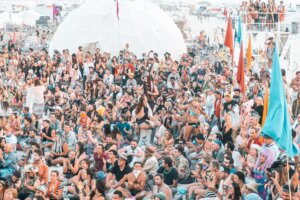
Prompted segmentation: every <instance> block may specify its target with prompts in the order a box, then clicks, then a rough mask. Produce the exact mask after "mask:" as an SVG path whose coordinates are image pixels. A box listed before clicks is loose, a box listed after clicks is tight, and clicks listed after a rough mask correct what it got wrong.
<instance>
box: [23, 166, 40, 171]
mask: <svg viewBox="0 0 300 200" xmlns="http://www.w3.org/2000/svg"><path fill="white" fill-rule="evenodd" d="M38 171H39V169H38V168H37V167H36V166H34V165H26V166H25V167H24V172H25V173H27V172H34V173H37V172H38Z"/></svg>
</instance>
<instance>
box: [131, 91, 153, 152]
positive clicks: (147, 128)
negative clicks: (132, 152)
mask: <svg viewBox="0 0 300 200" xmlns="http://www.w3.org/2000/svg"><path fill="white" fill-rule="evenodd" d="M133 115H134V116H135V119H136V123H137V127H136V128H137V129H139V131H140V140H139V145H140V146H141V145H147V144H150V140H151V126H152V121H150V120H151V118H152V117H153V114H152V109H151V107H150V106H149V104H148V100H147V97H146V96H145V95H141V96H140V99H139V102H138V104H137V106H136V107H135V109H134V111H133ZM143 143H144V144H143Z"/></svg>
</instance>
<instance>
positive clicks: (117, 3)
mask: <svg viewBox="0 0 300 200" xmlns="http://www.w3.org/2000/svg"><path fill="white" fill-rule="evenodd" d="M117 18H118V20H120V18H119V1H118V0H117Z"/></svg>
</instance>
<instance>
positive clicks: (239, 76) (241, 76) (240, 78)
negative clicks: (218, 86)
mask: <svg viewBox="0 0 300 200" xmlns="http://www.w3.org/2000/svg"><path fill="white" fill-rule="evenodd" d="M243 49H244V48H243V43H242V44H241V47H240V57H239V64H238V71H237V75H236V80H237V82H238V83H239V84H240V89H241V92H242V93H243V94H245V92H246V91H245V72H244V69H245V67H244V50H243Z"/></svg>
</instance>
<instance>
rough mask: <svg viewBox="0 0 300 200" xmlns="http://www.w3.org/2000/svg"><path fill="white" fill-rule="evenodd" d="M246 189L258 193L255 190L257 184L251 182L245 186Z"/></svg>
mask: <svg viewBox="0 0 300 200" xmlns="http://www.w3.org/2000/svg"><path fill="white" fill-rule="evenodd" d="M246 187H247V188H248V189H250V190H252V191H253V192H255V193H258V190H257V188H258V184H257V183H256V182H254V181H253V182H251V183H248V184H246Z"/></svg>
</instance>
